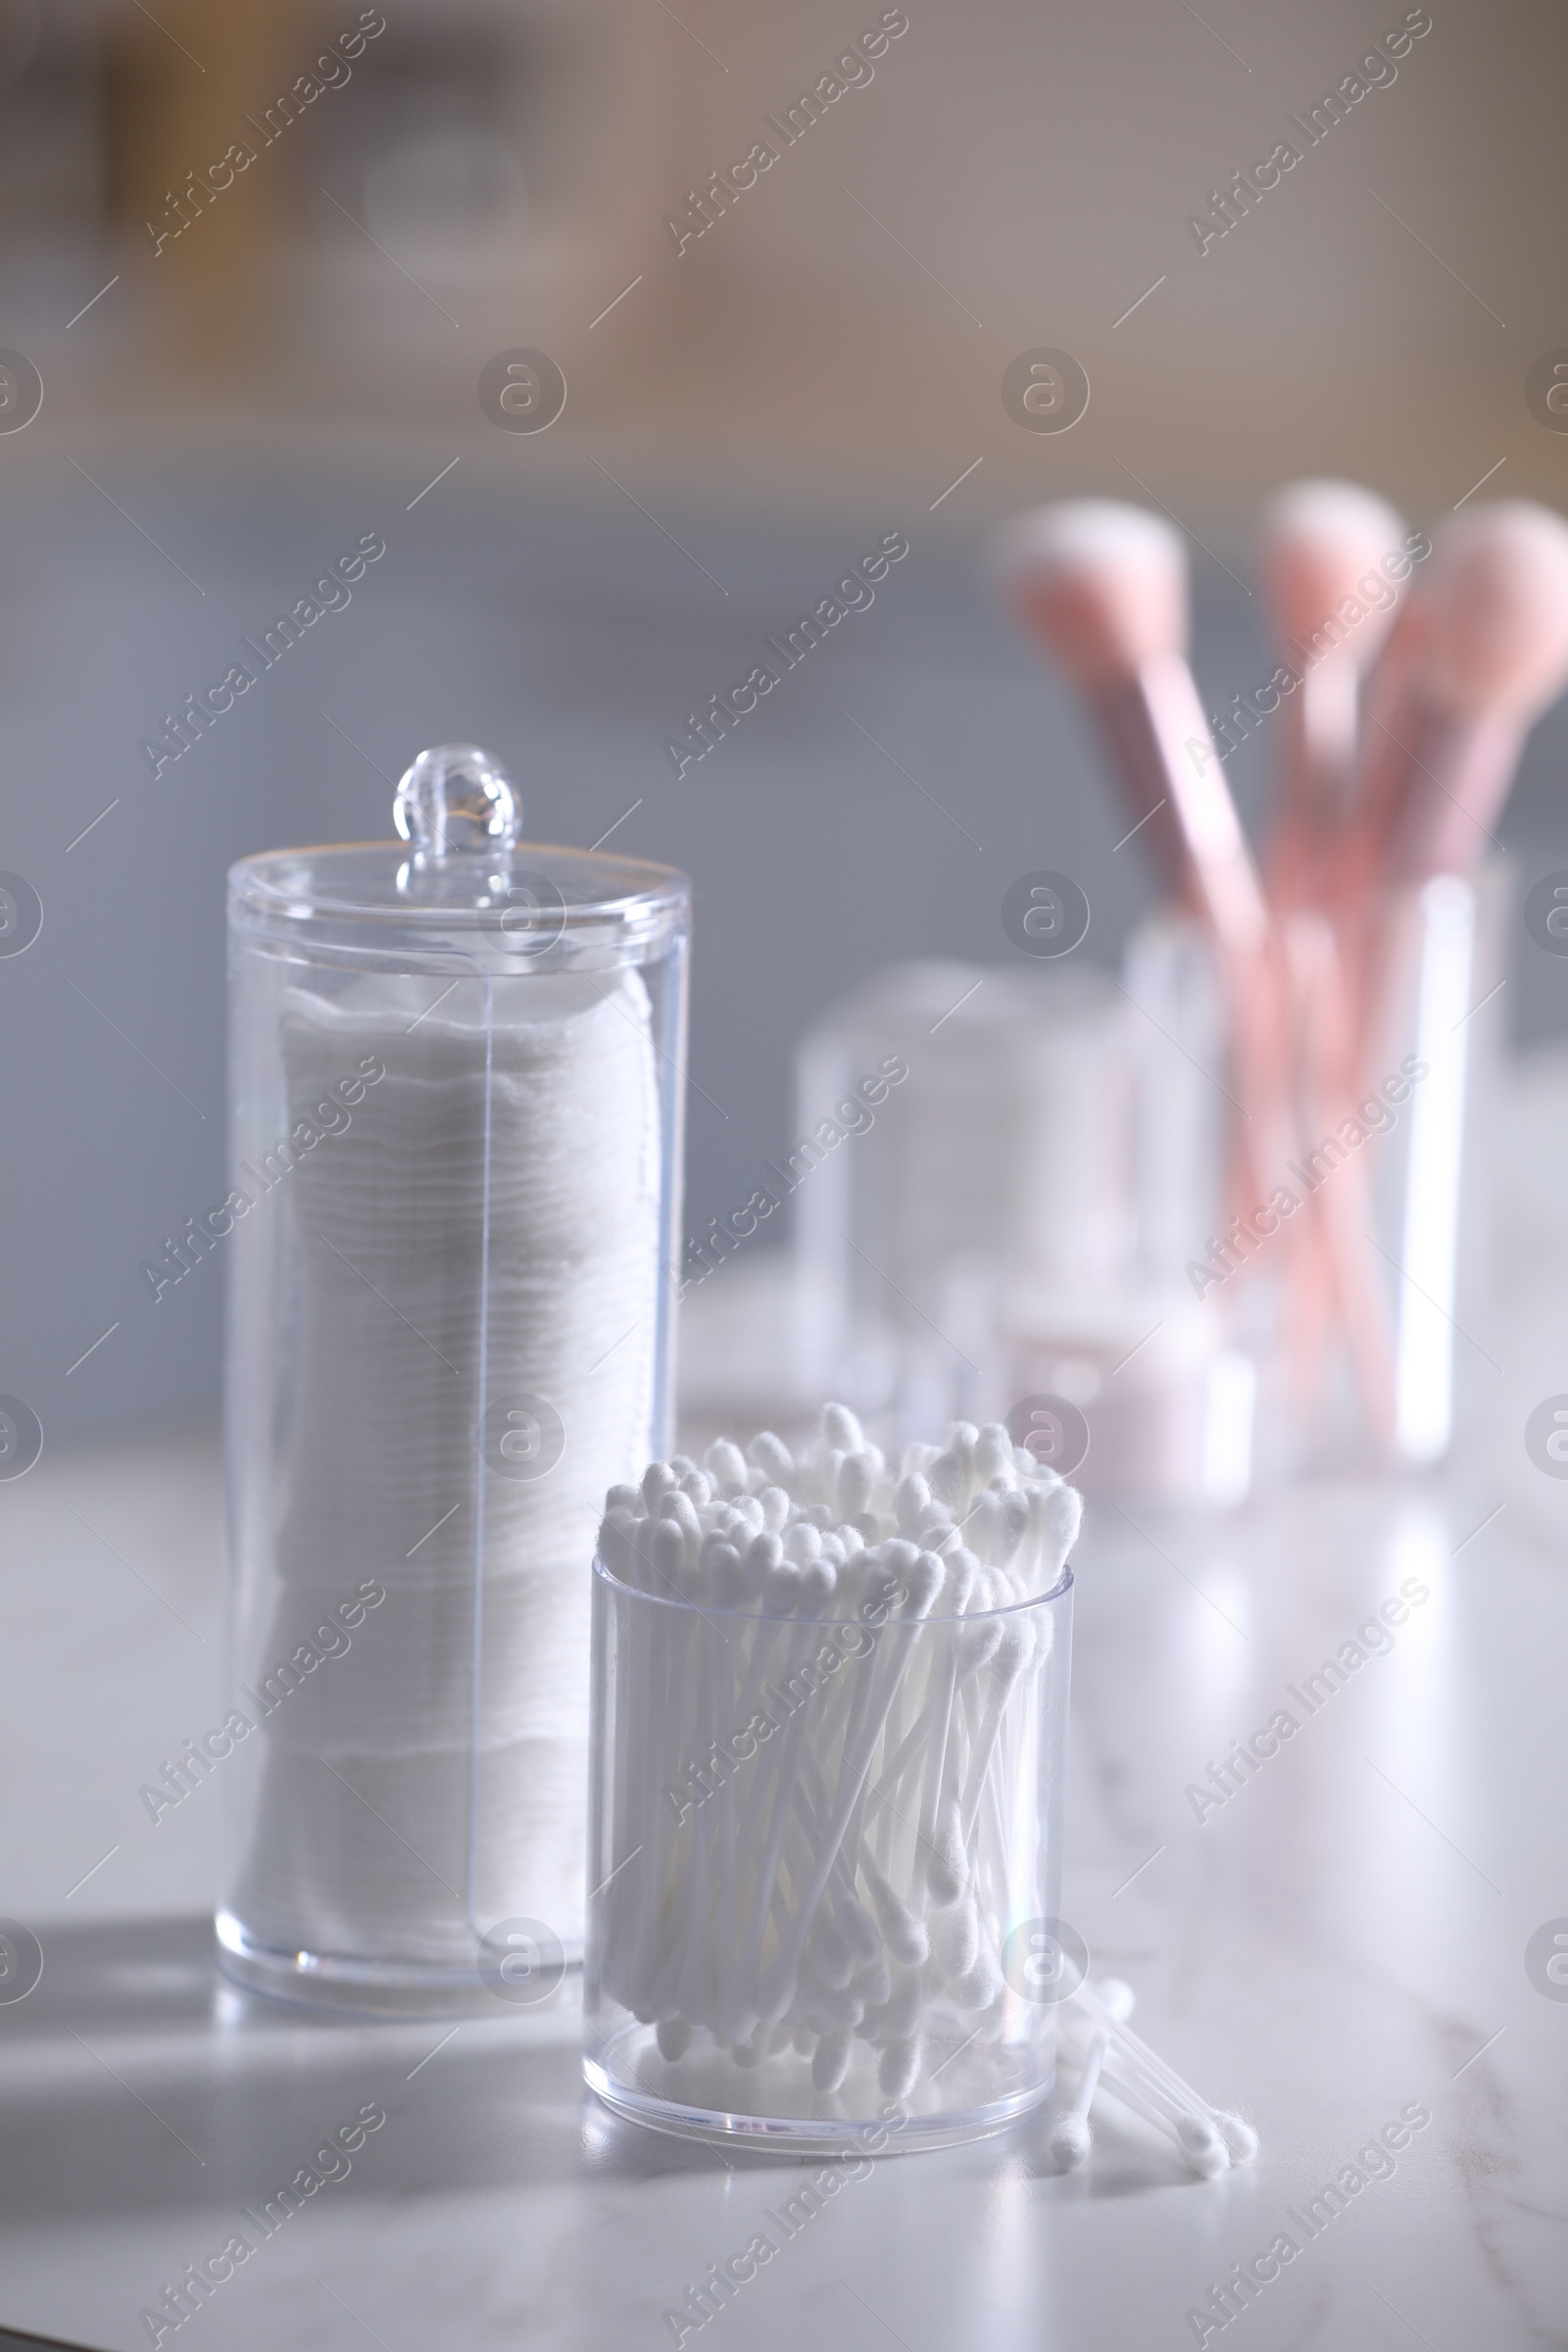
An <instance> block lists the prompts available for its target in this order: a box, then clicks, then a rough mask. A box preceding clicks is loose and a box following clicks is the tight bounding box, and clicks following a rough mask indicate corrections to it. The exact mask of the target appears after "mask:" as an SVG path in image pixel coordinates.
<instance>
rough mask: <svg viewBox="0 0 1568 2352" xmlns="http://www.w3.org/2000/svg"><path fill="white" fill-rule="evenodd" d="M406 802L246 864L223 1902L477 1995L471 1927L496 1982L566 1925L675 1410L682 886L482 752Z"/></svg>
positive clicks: (259, 1954)
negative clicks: (550, 830)
mask: <svg viewBox="0 0 1568 2352" xmlns="http://www.w3.org/2000/svg"><path fill="white" fill-rule="evenodd" d="M395 816H396V821H397V826H398V830H399V832H400V834H401V835H402V837H403V838H402V840H401V841H398V842H390V843H385V844H379V843H377V844H370V845H367V846H364V847H355V848H333V849H306V850H297V851H278V852H275V853H272V854H270V855H268V856H265V857H259V858H246V859H244V860H243V861H242V862H241V863H240V864H238V865H236V866H235V867H234V868H233V870H232V873H231V875H230V882H229V939H230V1015H231V1038H230V1081H229V1085H230V1104H231V1114H230V1154H231V1156H230V1173H229V1183H230V1186H231V1188H232V1189H231V1190H230V1192H229V1195H228V1198H227V1201H226V1203H225V1206H224V1208H223V1210H221V1212H219V1215H218V1216H217V1217H215V1218H214V1219H213V1220H211V1225H212V1235H213V1238H212V1240H211V1247H212V1248H213V1249H214V1250H222V1251H223V1252H224V1254H225V1256H226V1260H227V1265H228V1271H229V1286H230V1287H229V1314H228V1363H227V1380H226V1404H227V1455H228V1464H227V1467H228V1516H229V1535H230V1549H231V1554H232V1567H233V1656H234V1678H235V1680H234V1695H233V1707H232V1712H231V1713H230V1714H229V1716H228V1718H227V1723H226V1725H225V1729H224V1731H223V1733H221V1734H220V1735H215V1739H214V1740H213V1741H210V1742H208V1743H207V1746H208V1752H209V1754H210V1755H211V1754H212V1753H213V1751H214V1749H215V1747H216V1751H217V1758H218V1759H220V1760H218V1761H214V1762H213V1763H211V1764H210V1765H209V1767H208V1769H211V1770H216V1771H219V1772H221V1779H222V1783H223V1786H224V1787H225V1788H226V1789H227V1791H228V1796H229V1801H230V1816H229V1818H230V1854H231V1870H230V1874H229V1880H228V1885H227V1887H226V1889H225V1893H224V1899H223V1903H222V1907H221V1910H220V1912H219V1914H218V1921H217V1927H218V1936H219V1944H220V1952H221V1960H222V1964H223V1966H224V1967H225V1968H226V1969H227V1970H228V1972H229V1973H230V1974H232V1975H234V1976H236V1977H239V1978H241V1979H242V1980H243V1981H245V1982H247V1983H249V1984H251V1985H258V1986H260V1987H261V1988H262V1989H264V1990H266V1991H269V1992H275V1993H286V1994H288V1995H291V1996H292V1997H295V1998H299V1999H306V2000H313V2001H319V2002H328V2003H338V2004H342V2005H348V2006H353V2007H358V2008H388V2009H396V2010H416V2011H417V2010H421V2009H442V2008H465V2007H476V2008H479V2009H481V2010H488V2009H490V2008H491V2007H492V2005H493V2001H494V1998H495V1992H494V1980H495V1978H496V1975H497V1969H496V1968H494V1967H493V1968H492V1970H491V1980H490V1981H486V1979H485V1978H484V1977H483V1976H482V1975H481V1969H482V1966H483V1964H484V1963H485V1961H486V1958H487V1952H486V1947H485V1939H486V1938H489V1939H490V1948H491V1949H492V1950H499V1952H500V1953H501V1955H502V1960H501V1963H500V1964H499V1973H500V1979H501V1981H502V1982H503V1983H504V1984H506V1985H510V1984H511V1983H512V1982H513V1978H512V1977H508V1976H507V1975H506V1969H507V1967H508V1966H511V1967H512V1968H513V1971H514V1975H515V1949H516V1943H517V1938H518V1937H519V1936H522V1937H531V1938H532V1940H533V1941H534V1942H535V1943H537V1944H538V1945H540V1946H541V1947H542V1948H543V1949H545V1950H547V1951H548V1952H550V1953H552V1954H554V1955H555V1956H556V1957H557V1958H559V1961H560V1963H561V1964H562V1965H563V1966H564V1965H565V1964H567V1963H569V1962H571V1961H572V1960H574V1959H575V1958H577V1957H578V1956H579V1955H580V1951H581V1936H582V1909H583V1887H584V1884H585V1881H584V1874H583V1865H584V1840H585V1815H586V1789H587V1777H588V1776H587V1761H588V1759H587V1748H588V1651H589V1615H590V1608H589V1563H590V1561H591V1560H592V1557H593V1550H594V1539H595V1529H596V1526H597V1523H598V1517H599V1510H600V1506H601V1501H602V1497H603V1495H604V1492H605V1489H606V1486H607V1484H608V1483H612V1482H613V1481H614V1480H616V1479H622V1478H626V1477H629V1476H635V1475H637V1474H638V1473H639V1472H640V1470H641V1468H642V1465H643V1463H644V1462H645V1461H646V1460H647V1459H648V1457H649V1455H650V1453H655V1454H657V1453H659V1452H661V1451H662V1450H663V1448H664V1446H665V1445H666V1443H667V1436H668V1423H669V1417H670V1409H671V1398H670V1388H669V1379H670V1324H669V1318H670V1311H671V1300H672V1284H671V1281H670V1279H669V1273H670V1268H671V1264H672V1251H673V1247H674V1240H675V1221H676V1214H677V1207H678V1195H679V1179H680V1138H681V1120H680V1101H681V1077H682V1067H683V1061H684V1039H685V966H686V952H687V940H688V918H689V885H688V884H687V882H686V880H685V878H684V876H682V875H680V874H677V873H674V872H671V871H669V870H668V869H666V868H664V867H661V866H654V865H648V864H642V863H639V862H636V861H634V860H631V859H628V858H614V857H607V856H603V855H595V854H593V853H590V852H587V851H580V850H570V849H556V848H542V847H537V846H533V845H529V844H527V843H524V842H520V841H518V840H517V839H516V838H515V833H516V822H517V814H516V808H515V801H514V796H513V793H512V790H511V788H510V786H509V784H508V783H507V780H506V778H505V777H504V776H503V775H502V774H501V772H500V771H499V769H497V768H496V767H495V766H494V764H493V762H491V761H490V760H487V759H486V757H485V756H484V754H482V753H480V752H477V751H476V750H474V748H473V747H471V746H464V745H457V746H449V747H446V748H445V749H444V750H442V751H439V752H429V753H425V754H424V755H422V756H421V758H420V759H419V760H417V761H416V763H415V765H414V766H413V767H412V768H411V769H410V770H409V773H408V775H407V776H405V778H404V780H403V783H402V785H401V786H400V788H399V792H398V799H397V804H396V809H395ZM207 1246H208V1245H207V1244H206V1243H205V1242H204V1244H203V1247H207ZM224 1757H226V1758H227V1759H228V1760H227V1761H221V1759H222V1758H224Z"/></svg>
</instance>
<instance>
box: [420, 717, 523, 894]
mask: <svg viewBox="0 0 1568 2352" xmlns="http://www.w3.org/2000/svg"><path fill="white" fill-rule="evenodd" d="M392 821H393V823H394V824H395V825H396V826H397V829H398V831H399V833H400V834H401V835H402V837H403V839H404V840H405V841H406V842H408V843H409V844H410V845H411V847H412V848H413V851H414V858H415V863H416V864H417V865H422V864H423V863H424V862H425V860H426V859H427V858H448V857H452V856H454V855H458V854H461V853H468V854H470V855H471V854H472V853H474V852H477V851H485V850H497V849H502V850H505V849H510V848H511V847H512V845H513V843H514V842H515V840H516V838H517V830H518V826H519V824H520V822H521V811H520V809H519V808H518V805H517V796H516V794H515V791H514V790H513V786H512V779H511V777H510V776H509V775H508V774H507V771H506V769H505V768H504V767H503V766H502V765H501V763H500V761H499V760H492V759H491V757H490V754H489V753H488V752H486V751H483V750H481V749H480V747H479V745H478V744H476V743H438V744H436V745H434V746H433V747H432V748H431V750H429V751H427V752H421V753H420V754H419V757H418V758H417V760H415V762H414V764H413V766H412V767H411V768H410V769H409V770H408V771H407V773H406V774H405V776H404V778H403V781H402V782H401V783H400V784H399V786H398V790H397V798H396V800H395V801H394V802H393V804H392Z"/></svg>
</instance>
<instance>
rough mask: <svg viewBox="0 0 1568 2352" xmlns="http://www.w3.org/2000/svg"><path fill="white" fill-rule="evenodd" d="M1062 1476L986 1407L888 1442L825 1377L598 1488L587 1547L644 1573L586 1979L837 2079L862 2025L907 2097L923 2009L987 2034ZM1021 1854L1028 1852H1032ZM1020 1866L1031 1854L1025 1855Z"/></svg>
mask: <svg viewBox="0 0 1568 2352" xmlns="http://www.w3.org/2000/svg"><path fill="white" fill-rule="evenodd" d="M1081 1512H1082V1502H1081V1498H1080V1497H1079V1495H1077V1493H1076V1492H1075V1491H1074V1490H1073V1489H1072V1488H1071V1487H1068V1486H1066V1485H1064V1484H1063V1483H1062V1481H1061V1479H1060V1478H1058V1477H1057V1476H1056V1475H1055V1473H1054V1472H1053V1471H1051V1470H1048V1469H1045V1468H1043V1467H1042V1466H1041V1465H1040V1464H1039V1463H1037V1462H1036V1461H1035V1459H1034V1457H1033V1456H1032V1455H1031V1454H1029V1453H1027V1452H1025V1451H1024V1450H1023V1449H1022V1448H1021V1447H1014V1446H1013V1445H1012V1442H1011V1440H1010V1438H1009V1437H1008V1434H1007V1432H1006V1430H1005V1428H1003V1427H1002V1426H1001V1425H1000V1424H994V1425H991V1426H989V1427H987V1428H984V1429H976V1428H975V1427H974V1426H973V1424H972V1423H967V1422H958V1423H956V1424H955V1426H954V1428H953V1430H952V1432H951V1433H950V1435H949V1438H948V1443H947V1445H946V1446H945V1447H939V1446H927V1445H910V1446H906V1448H905V1450H904V1454H903V1457H902V1459H901V1461H900V1462H899V1464H898V1466H897V1468H894V1467H893V1466H892V1465H890V1464H889V1463H888V1462H887V1461H886V1460H885V1459H884V1457H883V1455H882V1453H881V1451H880V1450H879V1449H878V1448H877V1447H876V1446H868V1445H867V1444H866V1442H865V1439H864V1437H863V1435H862V1433H861V1430H860V1427H859V1424H858V1421H857V1420H856V1418H855V1416H854V1414H853V1413H851V1412H850V1411H849V1410H848V1409H847V1408H846V1407H844V1406H842V1405H835V1404H830V1405H828V1406H827V1407H826V1408H825V1410H824V1412H823V1414H822V1419H821V1425H820V1429H819V1432H818V1434H817V1437H816V1439H815V1440H814V1442H813V1443H812V1445H811V1446H809V1448H808V1449H807V1450H806V1451H805V1452H804V1453H803V1454H802V1456H801V1457H800V1458H797V1457H796V1455H795V1454H793V1453H792V1452H791V1451H790V1449H789V1447H788V1446H785V1445H784V1444H783V1442H782V1441H781V1440H780V1439H779V1438H777V1437H775V1436H773V1435H772V1434H771V1433H767V1432H765V1433H764V1434H763V1435H762V1436H760V1437H759V1438H756V1439H754V1440H753V1442H752V1444H751V1445H750V1446H748V1448H747V1449H746V1452H745V1453H742V1451H741V1449H740V1448H739V1446H736V1445H734V1444H732V1443H731V1442H730V1441H729V1440H727V1439H720V1440H719V1441H718V1442H717V1443H715V1444H714V1445H712V1446H710V1447H709V1450H708V1453H707V1455H706V1457H705V1461H704V1465H703V1466H702V1467H699V1466H698V1464H697V1463H696V1462H694V1461H692V1460H690V1459H688V1458H686V1457H685V1456H682V1455H677V1456H675V1458H674V1459H673V1460H671V1461H669V1462H655V1463H653V1464H652V1465H651V1466H650V1468H649V1470H648V1472H647V1474H646V1475H645V1477H644V1479H643V1482H642V1485H641V1488H640V1489H639V1488H634V1487H613V1488H612V1489H611V1490H610V1494H609V1496H608V1507H607V1511H606V1516H605V1520H604V1525H603V1528H602V1530H601V1533H600V1559H601V1561H602V1563H603V1565H604V1567H605V1568H606V1569H608V1570H609V1572H610V1574H611V1575H612V1576H613V1577H615V1578H616V1579H617V1580H618V1581H619V1582H620V1583H622V1584H624V1585H627V1586H631V1587H634V1588H635V1589H636V1590H637V1592H639V1593H642V1594H645V1595H647V1596H648V1598H649V1599H650V1600H655V1601H664V1602H670V1603H679V1604H683V1605H679V1606H669V1607H663V1608H656V1609H647V1608H638V1609H636V1610H635V1611H627V1612H626V1613H625V1615H626V1617H627V1618H631V1619H634V1620H635V1626H634V1627H631V1626H628V1627H626V1628H625V1630H624V1632H623V1639H625V1640H626V1641H628V1642H631V1643H632V1644H633V1654H631V1655H628V1656H627V1657H626V1658H625V1660H624V1661H623V1662H622V1661H620V1660H617V1672H616V1677H615V1700H614V1704H615V1709H616V1715H615V1720H614V1722H613V1726H605V1727H601V1738H604V1737H605V1735H606V1733H607V1732H609V1733H610V1735H611V1751H612V1755H613V1764H612V1786H611V1787H610V1789H608V1790H607V1813H608V1817H609V1819H610V1821H611V1823H612V1825H613V1829H612V1844H611V1847H610V1849H609V1851H608V1853H607V1852H605V1851H601V1853H600V1855H599V1857H598V1868H599V1869H600V1870H601V1871H602V1872H605V1873H608V1874H609V1875H608V1880H607V1883H606V1885H605V1887H604V1892H603V1900H604V1902H605V1904H606V1906H607V1914H606V1919H605V1927H604V1933H603V1935H602V1936H601V1938H600V1945H601V1949H602V1950H603V1952H604V1954H605V1960H604V1976H605V1988H606V1990H607V1991H608V1992H609V1993H610V1994H611V1995H612V1996H613V1998H614V1999H615V2000H617V2001H619V2002H620V2003H621V2005H622V2006H623V2007H624V2008H626V2009H628V2010H630V2011H631V2012H632V2013H633V2014H634V2015H635V2016H636V2017H638V2018H639V2019H641V2020H642V2021H643V2023H644V2024H645V2025H655V2026H656V2027H657V2029H658V2044H659V2048H660V2051H661V2052H662V2055H663V2057H664V2059H665V2060H666V2061H668V2062H678V2061H679V2060H680V2059H681V2058H682V2057H683V2056H684V2054H685V2052H686V2051H687V2049H688V2048H689V2047H691V2045H692V2042H693V2037H694V2034H698V2033H703V2034H706V2035H707V2036H710V2037H711V2040H710V2041H708V2042H707V2043H706V2044H705V2046H708V2047H710V2048H711V2044H712V2042H717V2043H718V2044H720V2045H721V2046H723V2047H724V2048H727V2049H728V2050H729V2051H730V2052H731V2054H732V2055H733V2057H734V2059H735V2060H736V2061H737V2062H738V2063H740V2064H741V2065H757V2064H759V2063H760V2062H761V2061H762V2060H763V2059H764V2058H769V2057H772V2056H775V2055H778V2056H783V2055H784V2054H785V2053H786V2052H789V2051H791V2050H793V2051H794V2052H796V2053H798V2054H799V2059H800V2060H805V2059H807V2058H809V2061H810V2076H811V2081H812V2083H813V2085H814V2087H815V2089H816V2090H817V2091H818V2092H822V2093H829V2092H833V2091H836V2090H837V2089H838V2087H839V2086H840V2084H841V2083H842V2082H844V2080H845V2077H846V2075H847V2074H848V2073H849V2071H850V2068H851V2064H852V2061H853V2059H854V2054H855V2053H854V2044H855V2041H856V2039H857V2037H858V2038H859V2039H860V2040H862V2041H864V2042H866V2043H869V2044H870V2045H871V2046H872V2048H873V2049H874V2050H875V2051H877V2052H879V2053H880V2056H879V2058H878V2059H877V2061H876V2065H877V2080H878V2082H879V2083H880V2086H881V2088H882V2090H883V2092H884V2093H885V2094H886V2095H888V2096H889V2097H894V2098H904V2097H907V2095H908V2094H909V2092H910V2091H911V2090H912V2089H913V2087H914V2085H915V2083H916V2082H917V2081H918V2080H919V2077H920V2074H921V2070H922V2066H923V2064H924V2062H925V2039H926V2034H927V2032H928V2030H929V2031H930V2032H932V2033H933V2034H940V2035H941V2038H942V2039H943V2040H944V2042H946V2041H947V2040H948V2039H949V2038H951V2039H952V2040H954V2041H957V2040H961V2039H963V2038H964V2037H965V2036H967V2037H968V2038H969V2039H970V2040H972V2041H974V2042H976V2043H977V2044H978V2045H979V2046H980V2047H981V2048H983V2047H984V2046H985V2044H986V2042H987V2041H988V2040H989V2039H995V2038H997V2037H998V2036H999V2035H1000V2034H1001V2033H1002V2021H1003V2010H1004V2005H1005V1999H1006V1988H1005V1982H1004V1977H1003V1945H1004V1942H1005V1936H1006V1934H1007V1931H1008V1928H1009V1926H1010V1925H1011V1924H1012V1922H1013V1919H1014V1918H1015V1916H1016V1912H1017V1907H1016V1902H1015V1901H1014V1900H1013V1899H1012V1897H1013V1896H1015V1895H1016V1893H1017V1892H1018V1888H1017V1887H1016V1886H1015V1885H1014V1878H1015V1874H1016V1869H1017V1865H1016V1863H1015V1861H1014V1860H1013V1858H1012V1856H1011V1854H1010V1850H1009V1848H1010V1841H1009V1823H1010V1814H1011V1805H1010V1801H1009V1799H1008V1798H1007V1797H1006V1796H1005V1788H1006V1776H1007V1773H1008V1771H1009V1770H1010V1769H1011V1765H1010V1758H1011V1754H1012V1751H1013V1749H1014V1747H1015V1746H1016V1744H1017V1743H1018V1741H1019V1740H1020V1739H1027V1737H1028V1730H1029V1725H1030V1721H1031V1715H1030V1701H1031V1695H1032V1689H1033V1685H1034V1683H1035V1680H1036V1677H1037V1676H1038V1673H1039V1670H1040V1669H1041V1667H1042V1666H1043V1665H1044V1664H1045V1660H1046V1657H1047V1655H1048V1653H1049V1650H1050V1646H1051V1638H1052V1634H1051V1613H1050V1612H1049V1611H1047V1610H1038V1609H1029V1608H1025V1607H1021V1606H1020V1605H1019V1604H1020V1603H1023V1602H1025V1601H1028V1600H1032V1599H1035V1598H1038V1597H1039V1596H1040V1595H1042V1594H1044V1593H1049V1592H1051V1591H1052V1590H1053V1589H1054V1587H1055V1586H1056V1585H1057V1583H1058V1582H1059V1580H1060V1577H1061V1573H1062V1569H1063V1566H1064V1563H1065V1561H1066V1557H1067V1554H1068V1551H1069V1550H1070V1548H1071V1545H1072V1543H1073V1540H1074V1538H1075V1537H1076V1535H1077V1532H1078V1525H1079V1519H1080V1516H1081ZM1033 1860H1034V1858H1033V1857H1031V1859H1030V1868H1031V1870H1032V1868H1033ZM1031 1884H1032V1882H1031Z"/></svg>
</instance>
